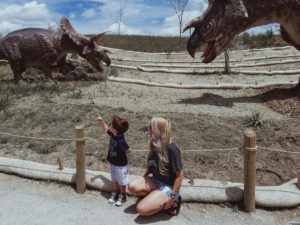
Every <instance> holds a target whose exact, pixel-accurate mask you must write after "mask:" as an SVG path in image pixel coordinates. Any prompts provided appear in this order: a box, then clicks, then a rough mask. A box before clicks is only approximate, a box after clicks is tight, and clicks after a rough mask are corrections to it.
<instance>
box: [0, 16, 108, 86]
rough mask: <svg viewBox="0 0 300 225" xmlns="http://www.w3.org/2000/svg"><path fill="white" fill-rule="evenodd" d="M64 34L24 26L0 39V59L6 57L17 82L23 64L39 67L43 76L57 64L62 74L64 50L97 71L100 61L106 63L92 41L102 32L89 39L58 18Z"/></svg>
mask: <svg viewBox="0 0 300 225" xmlns="http://www.w3.org/2000/svg"><path fill="white" fill-rule="evenodd" d="M61 27H62V30H63V31H64V32H65V33H63V34H62V33H59V32H54V31H49V30H46V29H40V28H26V29H21V30H16V31H13V32H11V33H9V34H7V35H6V36H5V37H3V38H2V39H0V59H4V60H7V61H8V63H9V64H10V67H11V69H12V71H13V73H14V79H15V81H16V82H17V81H19V80H20V79H21V78H22V76H21V74H22V72H24V71H25V69H26V68H27V67H40V68H42V70H43V72H44V74H45V76H46V77H47V78H49V79H52V75H51V66H52V65H53V64H55V63H57V65H58V67H59V70H60V71H61V72H62V73H63V74H66V73H67V72H69V71H68V70H69V67H68V66H67V63H66V56H67V53H75V54H78V55H80V56H81V57H82V58H84V59H85V60H87V61H88V62H89V63H90V64H91V65H92V66H93V67H95V68H96V69H97V70H98V71H100V72H101V71H102V70H103V68H102V67H101V65H100V63H101V61H104V62H105V63H106V65H110V58H109V57H108V56H107V54H106V53H107V52H108V50H106V49H103V48H100V47H99V46H98V45H97V44H96V41H97V40H98V39H99V38H100V37H101V36H102V35H103V34H104V33H101V34H97V35H95V36H93V37H91V38H88V37H85V36H83V35H80V34H78V33H77V32H76V31H75V29H74V28H73V27H72V25H71V24H70V22H69V20H68V19H67V18H66V17H62V18H61Z"/></svg>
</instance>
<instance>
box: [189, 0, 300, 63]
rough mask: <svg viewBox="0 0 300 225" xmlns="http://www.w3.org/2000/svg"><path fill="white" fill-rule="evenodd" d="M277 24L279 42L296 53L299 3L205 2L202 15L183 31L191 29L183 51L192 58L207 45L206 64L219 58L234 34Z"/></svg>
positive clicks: (299, 36) (278, 0) (283, 0)
mask: <svg viewBox="0 0 300 225" xmlns="http://www.w3.org/2000/svg"><path fill="white" fill-rule="evenodd" d="M270 23H279V24H280V31H281V36H282V39H283V40H284V41H286V42H288V43H289V44H291V45H293V46H294V47H295V48H296V49H298V50H300V0H209V4H208V8H207V10H206V11H205V12H204V13H203V15H202V16H200V17H197V18H195V19H194V20H192V21H190V22H189V23H188V24H187V26H186V27H185V28H184V30H183V31H186V30H188V29H190V28H195V30H194V32H193V34H192V35H191V37H190V39H189V40H188V44H187V49H188V52H189V54H190V55H191V56H192V57H195V52H196V50H197V49H198V48H199V47H200V46H202V45H204V44H206V43H207V44H208V45H207V48H206V50H205V52H204V54H203V55H202V57H203V62H204V63H209V62H211V61H213V60H214V59H215V58H216V57H217V56H218V55H220V54H221V53H222V52H223V51H224V50H225V49H226V48H227V47H228V45H229V43H230V41H231V40H232V39H233V38H234V36H236V35H237V34H239V33H241V32H243V31H245V30H247V29H249V28H252V27H256V26H261V25H265V24H270Z"/></svg>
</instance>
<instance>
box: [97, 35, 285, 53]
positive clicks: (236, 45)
mask: <svg viewBox="0 0 300 225" xmlns="http://www.w3.org/2000/svg"><path fill="white" fill-rule="evenodd" d="M181 42H182V44H181V48H180V44H179V38H178V37H162V36H142V35H112V34H107V35H104V37H102V38H101V39H100V40H99V41H98V44H99V45H101V46H106V47H111V48H119V49H124V50H131V51H141V52H178V51H185V50H186V45H187V42H188V37H183V38H182V41H181ZM286 45H288V43H286V42H284V41H283V40H282V39H281V37H280V36H278V35H274V34H273V32H272V31H266V32H265V33H261V34H257V35H253V34H249V33H244V34H242V35H240V36H237V37H236V38H235V39H234V40H233V41H232V43H231V47H230V49H231V50H236V49H249V48H267V47H274V46H276V47H279V46H286ZM204 47H206V46H204ZM200 50H203V47H202V49H200Z"/></svg>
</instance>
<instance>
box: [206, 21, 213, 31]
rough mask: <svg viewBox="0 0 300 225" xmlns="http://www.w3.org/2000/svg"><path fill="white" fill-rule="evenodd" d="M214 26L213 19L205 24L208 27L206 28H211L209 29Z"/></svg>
mask: <svg viewBox="0 0 300 225" xmlns="http://www.w3.org/2000/svg"><path fill="white" fill-rule="evenodd" d="M212 26H213V22H212V21H209V22H208V23H207V24H206V25H205V29H206V30H209V29H211V28H212Z"/></svg>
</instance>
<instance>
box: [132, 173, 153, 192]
mask: <svg viewBox="0 0 300 225" xmlns="http://www.w3.org/2000/svg"><path fill="white" fill-rule="evenodd" d="M155 189H156V186H155V184H154V183H153V181H152V180H151V178H149V177H139V178H137V179H135V180H133V181H131V182H130V183H129V184H128V190H129V191H130V192H131V193H133V194H135V195H137V196H146V195H147V194H149V193H150V192H151V191H153V190H155Z"/></svg>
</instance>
